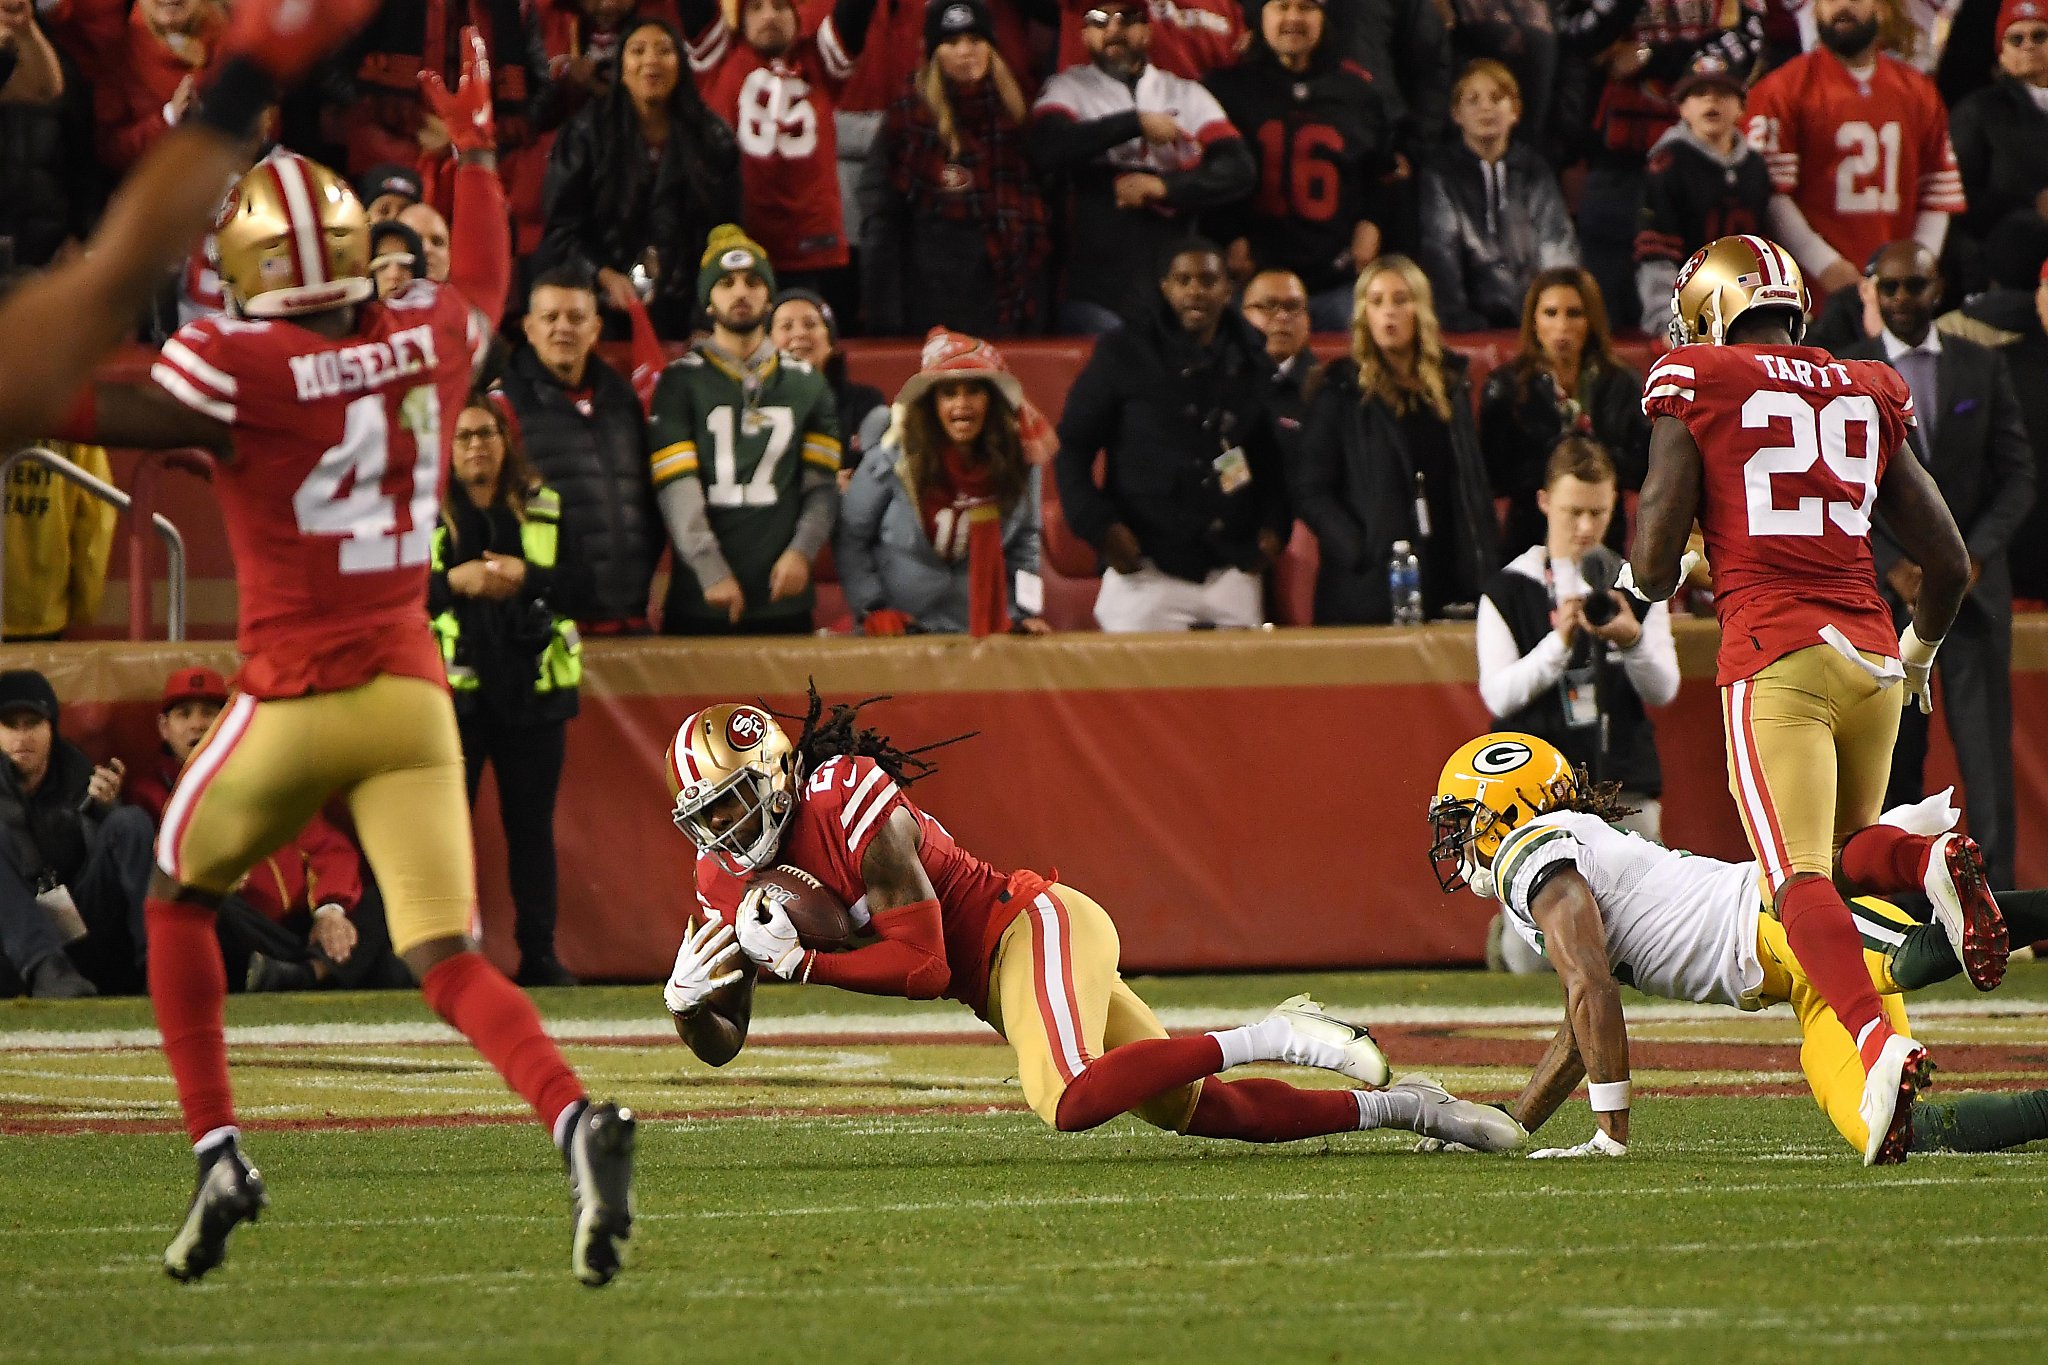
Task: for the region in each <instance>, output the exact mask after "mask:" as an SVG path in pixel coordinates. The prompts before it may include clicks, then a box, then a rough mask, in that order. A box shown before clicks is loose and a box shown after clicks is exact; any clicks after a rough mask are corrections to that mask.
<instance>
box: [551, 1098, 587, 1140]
mask: <svg viewBox="0 0 2048 1365" xmlns="http://www.w3.org/2000/svg"><path fill="white" fill-rule="evenodd" d="M589 1107H590V1101H589V1100H578V1101H576V1103H574V1104H572V1105H570V1106H569V1107H568V1108H567V1109H564V1110H563V1111H562V1112H561V1113H559V1114H557V1115H555V1150H556V1151H558V1152H566V1151H568V1150H569V1134H571V1133H573V1132H575V1131H576V1120H577V1119H580V1118H582V1117H583V1111H584V1110H586V1109H588V1108H589Z"/></svg>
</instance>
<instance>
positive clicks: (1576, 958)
mask: <svg viewBox="0 0 2048 1365" xmlns="http://www.w3.org/2000/svg"><path fill="white" fill-rule="evenodd" d="M1618 790H1619V788H1618V786H1614V785H1609V786H1595V785H1593V784H1592V783H1591V782H1590V781H1589V779H1588V778H1587V775H1586V772H1585V770H1584V769H1583V768H1580V769H1576V770H1575V769H1574V768H1573V767H1572V766H1571V765H1570V763H1568V762H1567V761H1566V759H1565V757H1564V755H1563V754H1562V753H1560V752H1558V750H1557V749H1556V748H1554V747H1553V746H1552V745H1550V744H1549V743H1547V742H1545V741H1544V740H1541V739H1538V738H1537V737H1535V736H1534V735H1525V734H1515V733H1511V732H1499V733H1495V734H1490V735H1482V736H1481V737H1480V738H1478V739H1475V740H1473V741H1472V742H1471V743H1469V744H1467V745H1465V746H1464V747H1463V748H1461V749H1459V750H1458V751H1457V752H1456V753H1455V754H1453V755H1451V758H1450V760H1449V761H1448V762H1447V763H1445V764H1444V768H1443V773H1442V775H1441V777H1440V778H1439V779H1438V782H1437V794H1436V796H1435V797H1434V798H1433V799H1432V800H1431V802H1430V806H1429V818H1430V826H1431V832H1432V839H1431V846H1430V859H1431V862H1432V863H1433V865H1434V867H1435V871H1436V875H1437V880H1438V882H1439V884H1441V885H1442V887H1443V888H1444V890H1446V891H1456V890H1458V889H1459V888H1461V887H1466V888H1470V889H1471V890H1472V891H1473V892H1475V893H1476V894H1478V895H1480V896H1483V897H1487V898H1489V899H1498V900H1499V901H1500V903H1501V905H1502V906H1503V907H1504V908H1505V910H1506V919H1507V922H1508V924H1509V925H1510V926H1511V927H1512V928H1513V930H1514V932H1515V933H1517V934H1519V935H1520V936H1521V937H1522V938H1523V939H1524V940H1525V941H1526V942H1527V943H1529V945H1530V946H1531V947H1533V948H1535V949H1536V950H1537V951H1538V952H1540V953H1542V954H1543V955H1544V956H1545V957H1546V958H1548V959H1549V960H1550V962H1551V964H1552V965H1553V966H1554V967H1556V969H1557V975H1558V980H1559V982H1560V983H1561V984H1562V985H1563V987H1564V992H1565V1005H1566V1009H1565V1017H1564V1021H1563V1023H1562V1024H1560V1025H1559V1026H1558V1031H1557V1036H1556V1037H1555V1038H1554V1039H1553V1040H1552V1041H1551V1044H1550V1047H1549V1049H1548V1050H1547V1051H1546V1052H1545V1053H1544V1055H1543V1060H1542V1061H1541V1062H1539V1063H1538V1064H1537V1067H1536V1072H1535V1074H1534V1075H1533V1076H1531V1077H1530V1079H1529V1083H1528V1085H1527V1086H1526V1087H1525V1088H1524V1089H1523V1091H1522V1095H1521V1098H1520V1099H1519V1100H1517V1101H1516V1102H1515V1105H1514V1108H1513V1112H1514V1115H1515V1118H1516V1119H1517V1120H1519V1121H1520V1122H1521V1123H1522V1124H1523V1125H1524V1126H1525V1127H1527V1128H1528V1130H1529V1131H1530V1132H1532V1133H1533V1132H1535V1131H1536V1130H1537V1129H1538V1128H1540V1127H1542V1125H1543V1123H1544V1121H1545V1120H1547V1119H1548V1118H1549V1117H1550V1116H1551V1114H1553V1113H1554V1112H1556V1110H1557V1107H1558V1105H1560V1104H1562V1103H1563V1102H1564V1100H1565V1098H1566V1097H1567V1096H1569V1095H1570V1094H1571V1093H1572V1091H1573V1089H1575V1088H1576V1087H1577V1085H1578V1083H1579V1080H1580V1078H1581V1077H1585V1078H1586V1080H1587V1082H1588V1084H1587V1091H1588V1093H1589V1096H1590V1098H1591V1100H1592V1104H1593V1113H1594V1118H1595V1120H1596V1121H1597V1123H1598V1127H1597V1128H1596V1129H1595V1131H1594V1133H1593V1135H1592V1136H1591V1137H1590V1138H1588V1139H1587V1140H1586V1141H1584V1142H1582V1143H1579V1144H1578V1145H1577V1146H1572V1147H1552V1148H1545V1149H1543V1150H1540V1151H1536V1152H1532V1153H1530V1155H1531V1156H1532V1157H1572V1156H1624V1155H1626V1154H1627V1152H1628V1141H1629V1132H1628V1123H1629V1058H1628V1029H1627V1025H1626V1024H1625V1022H1624V1021H1623V1018H1622V1010H1621V994H1620V990H1619V987H1620V986H1621V985H1629V986H1633V987H1634V988H1635V989H1637V990H1639V991H1641V992H1643V993H1644V994H1645V995H1655V996H1661V997H1663V998H1665V999H1668V1000H1690V1001H1696V1002H1699V1003H1702V1004H1718V1005H1727V1006H1730V1007H1731V1008H1734V1009H1740V1010H1759V1009H1763V1008H1765V1007H1767V1006H1770V1005H1775V1004H1780V1003H1784V1002H1790V1003H1791V1005H1792V1009H1793V1013H1794V1014H1795V1015H1796V1016H1797V1017H1798V1020H1799V1030H1800V1035H1801V1043H1800V1049H1799V1064H1800V1068H1801V1070H1803V1071H1804V1072H1805V1074H1806V1080H1807V1084H1808V1085H1809V1086H1810V1087H1811V1088H1812V1091H1813V1098H1814V1102H1815V1103H1816V1104H1818V1105H1819V1106H1820V1108H1821V1110H1822V1111H1823V1112H1824V1113H1826V1114H1827V1116H1828V1118H1829V1119H1830V1120H1831V1121H1832V1122H1833V1123H1834V1125H1835V1127H1836V1129H1837V1130H1838V1131H1840V1133H1841V1134H1842V1136H1843V1137H1844V1138H1845V1139H1847V1140H1848V1143H1849V1145H1850V1147H1851V1148H1853V1149H1855V1150H1857V1151H1859V1152H1860V1151H1863V1150H1864V1149H1865V1138H1866V1137H1867V1136H1868V1132H1867V1129H1866V1127H1865V1123H1864V1118H1863V1113H1862V1108H1861V1099H1862V1094H1863V1067H1862V1063H1861V1060H1860V1058H1859V1057H1858V1056H1857V1052H1856V1044H1855V1041H1854V1040H1853V1039H1852V1038H1851V1037H1850V1036H1849V1032H1848V1030H1847V1029H1846V1028H1844V1027H1843V1025H1842V1022H1841V1020H1840V1019H1839V1018H1837V1017H1836V1015H1835V1012H1834V1011H1833V1010H1832V1009H1830V1008H1829V1007H1828V1004H1827V1002H1826V1001H1825V1000H1824V999H1823V998H1822V997H1821V995H1820V992H1819V991H1818V990H1817V989H1816V988H1815V986H1814V985H1813V983H1812V981H1811V980H1809V979H1808V977H1807V973H1806V969H1805V967H1804V966H1802V965H1801V963H1800V961H1799V958H1798V956H1797V955H1796V954H1795V953H1794V951H1793V949H1792V947H1791V944H1790V943H1789V941H1788V940H1787V937H1786V933H1785V927H1784V925H1783V924H1782V923H1780V922H1779V921H1778V920H1777V919H1776V918H1775V917H1773V916H1771V915H1769V914H1767V913H1765V911H1764V909H1763V905H1762V902H1761V900H1760V898H1759V892H1758V882H1757V869H1756V864H1755V863H1726V862H1722V861H1720V860H1719V859H1716V858H1703V857H1698V856H1695V855H1693V854H1689V853H1684V852H1680V851H1678V850H1674V849H1667V848H1665V847H1664V846H1662V845H1661V844H1657V843H1654V842H1652V841H1651V840H1648V839H1645V838H1643V837H1642V836H1641V835H1639V834H1633V833H1630V832H1629V831H1627V830H1624V829H1622V828H1621V827H1620V826H1619V825H1617V824H1615V823H1614V821H1615V820H1617V819H1618V818H1619V817H1620V816H1622V815H1625V814H1627V810H1626V809H1625V808H1623V807H1621V806H1619V805H1618V804H1617V801H1616V793H1617V791H1618ZM1883 818H1884V819H1885V821H1886V822H1887V824H1888V825H1889V826H1890V827H1892V828H1896V829H1901V830H1904V831H1906V832H1908V833H1914V834H1918V835H1921V836H1923V837H1933V838H1936V839H1947V838H1951V837H1956V836H1952V835H1951V834H1950V833H1949V830H1950V828H1951V827H1952V826H1953V825H1954V823H1955V819H1956V813H1955V812H1954V811H1952V810H1949V809H1947V803H1946V799H1945V795H1944V796H1937V797H1934V798H1932V799H1930V800H1928V801H1924V802H1921V803H1920V804H1919V805H1917V806H1905V807H1901V808H1899V809H1897V810H1893V811H1889V812H1886V814H1885V815H1884V817H1883ZM1939 866H1940V863H1939V860H1937V861H1936V867H1937V868H1938V867H1939ZM1925 889H1926V892H1927V900H1928V904H1929V906H1930V907H1931V910H1932V922H1930V923H1922V922H1920V921H1917V920H1915V919H1914V918H1913V917H1912V916H1910V915H1908V914H1906V913H1905V912H1904V911H1902V910H1900V909H1899V908H1898V907H1897V906H1895V905H1892V904H1890V903H1888V902H1886V901H1883V900H1879V899H1877V898H1876V897H1874V896H1858V897H1856V898H1855V899H1854V900H1853V901H1852V903H1851V909H1852V913H1853V914H1854V915H1855V917H1856V925H1857V928H1858V929H1859V930H1860V931H1861V934H1862V941H1863V946H1864V952H1863V958H1864V965H1865V969H1866V970H1867V971H1868V973H1869V976H1870V981H1871V985H1872V986H1873V987H1874V988H1875V989H1876V991H1877V992H1878V994H1879V995H1880V996H1881V997H1882V998H1883V1000H1884V1007H1885V1010H1886V1012H1887V1014H1888V1015H1889V1016H1890V1017H1891V1021H1892V1026H1893V1027H1894V1028H1896V1029H1898V1030H1899V1031H1900V1032H1901V1033H1904V1032H1905V1031H1906V1011H1905V1006H1904V1004H1903V1003H1902V1001H1901V999H1900V996H1901V994H1902V993H1903V992H1905V991H1908V990H1914V989H1917V988H1919V987H1922V986H1928V985H1932V984H1933V983H1934V982H1937V981H1945V980H1947V979H1949V978H1950V977H1953V976H1956V975H1959V974H1961V973H1962V972H1963V971H1964V962H1963V957H1964V955H1963V951H1962V944H1963V942H1964V938H1965V928H1964V923H1963V920H1964V917H1965V914H1966V910H1965V907H1964V904H1963V901H1962V898H1960V897H1959V896H1958V895H1957V894H1956V891H1955V889H1954V887H1953V886H1952V885H1951V884H1950V883H1949V882H1948V881H1947V879H1946V878H1945V877H1942V876H1940V875H1938V873H1937V872H1930V873H1929V874H1928V877H1927V885H1926V888H1925ZM1997 900H1998V908H1999V909H2000V910H2002V911H2003V912H2004V914H2005V917H2006V919H2007V921H2008V922H2009V923H2010V924H2011V925H2012V926H2013V928H2014V930H2015V932H2017V933H2018V934H2019V935H2020V936H2021V937H2022V938H2035V937H2041V936H2043V935H2048V891H2018V892H2002V893H2000V894H1999V895H1998V897H1997ZM2004 969H2005V962H2004V958H2003V955H2000V956H1999V957H1998V959H1997V960H1996V961H1992V962H1984V963H1982V964H1981V967H1980V970H1978V971H1975V972H1973V973H1972V974H1971V980H1972V982H1973V983H1974V984H1975V985H1976V986H1977V987H1978V988H1979V989H1980V990H1990V989H1992V988H1993V987H1995V986H1996V985H1997V983H1998V981H1999V980H2000V979H2001V978H2002V977H2003V975H2004ZM2039 1138H2048V1090H2034V1091H2029V1092H2026V1093H2014V1094H1973V1095H1964V1096H1962V1097H1961V1098H1959V1099H1957V1100H1955V1101H1953V1102H1949V1103H1940V1104H1931V1103H1929V1102H1927V1101H1926V1100H1922V1099H1916V1100H1915V1101H1914V1104H1913V1109H1912V1114H1911V1142H1910V1150H1912V1151H1916V1152H1926V1151H1937V1150H1941V1151H1963V1152H1986V1151H1996V1150H1998V1149H2000V1148H2005V1147H2014V1146H2018V1145H2019V1144H2021V1143H2026V1142H2032V1141H2035V1140H2036V1139H2039Z"/></svg>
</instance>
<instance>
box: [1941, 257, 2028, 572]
mask: <svg viewBox="0 0 2048 1365" xmlns="http://www.w3.org/2000/svg"><path fill="white" fill-rule="evenodd" d="M1935 325H1936V326H1938V327H1939V328H1941V335H1942V344H1943V345H1947V344H1948V338H1949V337H1950V336H1952V335H1953V336H1961V337H1964V338H1966V339H1968V340H1971V341H1981V342H1983V343H1984V344H1985V345H1987V346H1990V347H1993V348H1995V349H1996V350H1997V351H1998V352H1999V353H2000V354H2002V355H2003V356H2004V357H2005V364H2006V368H2007V369H2008V370H2010V371H2011V373H2012V377H2013V388H2014V389H2015V390H2017V391H2018V393H2019V400H2020V417H2021V419H2022V420H2023V421H2025V423H2026V427H2027V438H2028V440H2029V441H2030V442H2031V444H2032V445H2033V448H2034V507H2033V510H2032V511H2030V512H2028V513H2027V517H2026V520H2025V521H2022V522H2021V523H2020V529H2019V530H2018V531H2016V532H2015V533H2014V534H2013V538H2012V544H2011V546H2010V547H2008V548H2007V550H2006V554H2005V558H2006V563H2007V564H2008V565H2009V566H2010V568H2011V569H2012V591H2013V596H2015V597H2031V598H2034V599H2036V600H2040V599H2048V332H2043V331H2042V330H2041V315H2040V313H2039V312H2038V311H2036V309H2035V306H2034V291H2033V290H2031V289H1991V290H1987V291H1986V292H1984V293H1982V294H1979V295H1978V296H1977V297H1975V298H1973V299H1971V300H1970V301H1969V302H1968V303H1965V304H1964V305H1963V306H1962V307H1961V308H1959V309H1957V310H1956V311H1955V312H1953V313H1950V314H1947V315H1946V316H1944V317H1943V318H1941V320H1940V321H1939V322H1937V323H1936V324H1935Z"/></svg>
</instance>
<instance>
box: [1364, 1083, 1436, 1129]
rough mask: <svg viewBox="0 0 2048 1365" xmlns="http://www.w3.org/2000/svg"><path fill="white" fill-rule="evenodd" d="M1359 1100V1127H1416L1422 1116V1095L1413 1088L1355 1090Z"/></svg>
mask: <svg viewBox="0 0 2048 1365" xmlns="http://www.w3.org/2000/svg"><path fill="white" fill-rule="evenodd" d="M1351 1098H1352V1099H1354V1100H1356V1101H1358V1128H1359V1131H1360V1132H1365V1131H1366V1130H1368V1129H1372V1128H1407V1129H1410V1130H1412V1129H1414V1127H1415V1125H1416V1123H1417V1122H1418V1121H1419V1120H1420V1119H1421V1118H1422V1096H1420V1095H1418V1094H1416V1093H1415V1092H1414V1091H1412V1090H1354V1091H1352V1092H1351Z"/></svg>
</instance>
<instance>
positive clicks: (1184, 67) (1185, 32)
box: [1059, 0, 1245, 81]
mask: <svg viewBox="0 0 2048 1365" xmlns="http://www.w3.org/2000/svg"><path fill="white" fill-rule="evenodd" d="M1092 8H1094V6H1093V3H1092V0H1063V3H1062V4H1061V6H1060V54H1059V55H1060V61H1059V66H1060V70H1062V71H1064V70H1066V69H1067V68H1068V67H1070V66H1086V65H1087V64H1088V45H1087V43H1086V42H1085V41H1084V40H1083V39H1082V37H1081V22H1082V16H1083V15H1085V14H1087V12H1088V11H1089V10H1090V9H1092ZM1146 8H1147V9H1148V10H1149V11H1150V13H1151V16H1152V23H1151V30H1152V41H1151V46H1150V47H1148V48H1147V49H1146V50H1145V60H1146V61H1148V62H1150V63H1151V64H1152V65H1154V66H1156V67H1158V68H1159V69H1161V70H1162V71H1171V72H1172V73H1173V74H1174V75H1176V76H1185V77H1187V78H1188V79H1189V80H1191V81H1200V80H1207V79H1208V77H1209V73H1210V72H1212V71H1221V70H1222V69H1223V68H1224V67H1227V66H1235V65H1237V62H1238V59H1239V58H1240V57H1241V56H1243V54H1244V44H1245V31H1244V15H1245V11H1244V10H1243V8H1242V7H1240V6H1239V5H1238V4H1237V3H1236V0H1146Z"/></svg>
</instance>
